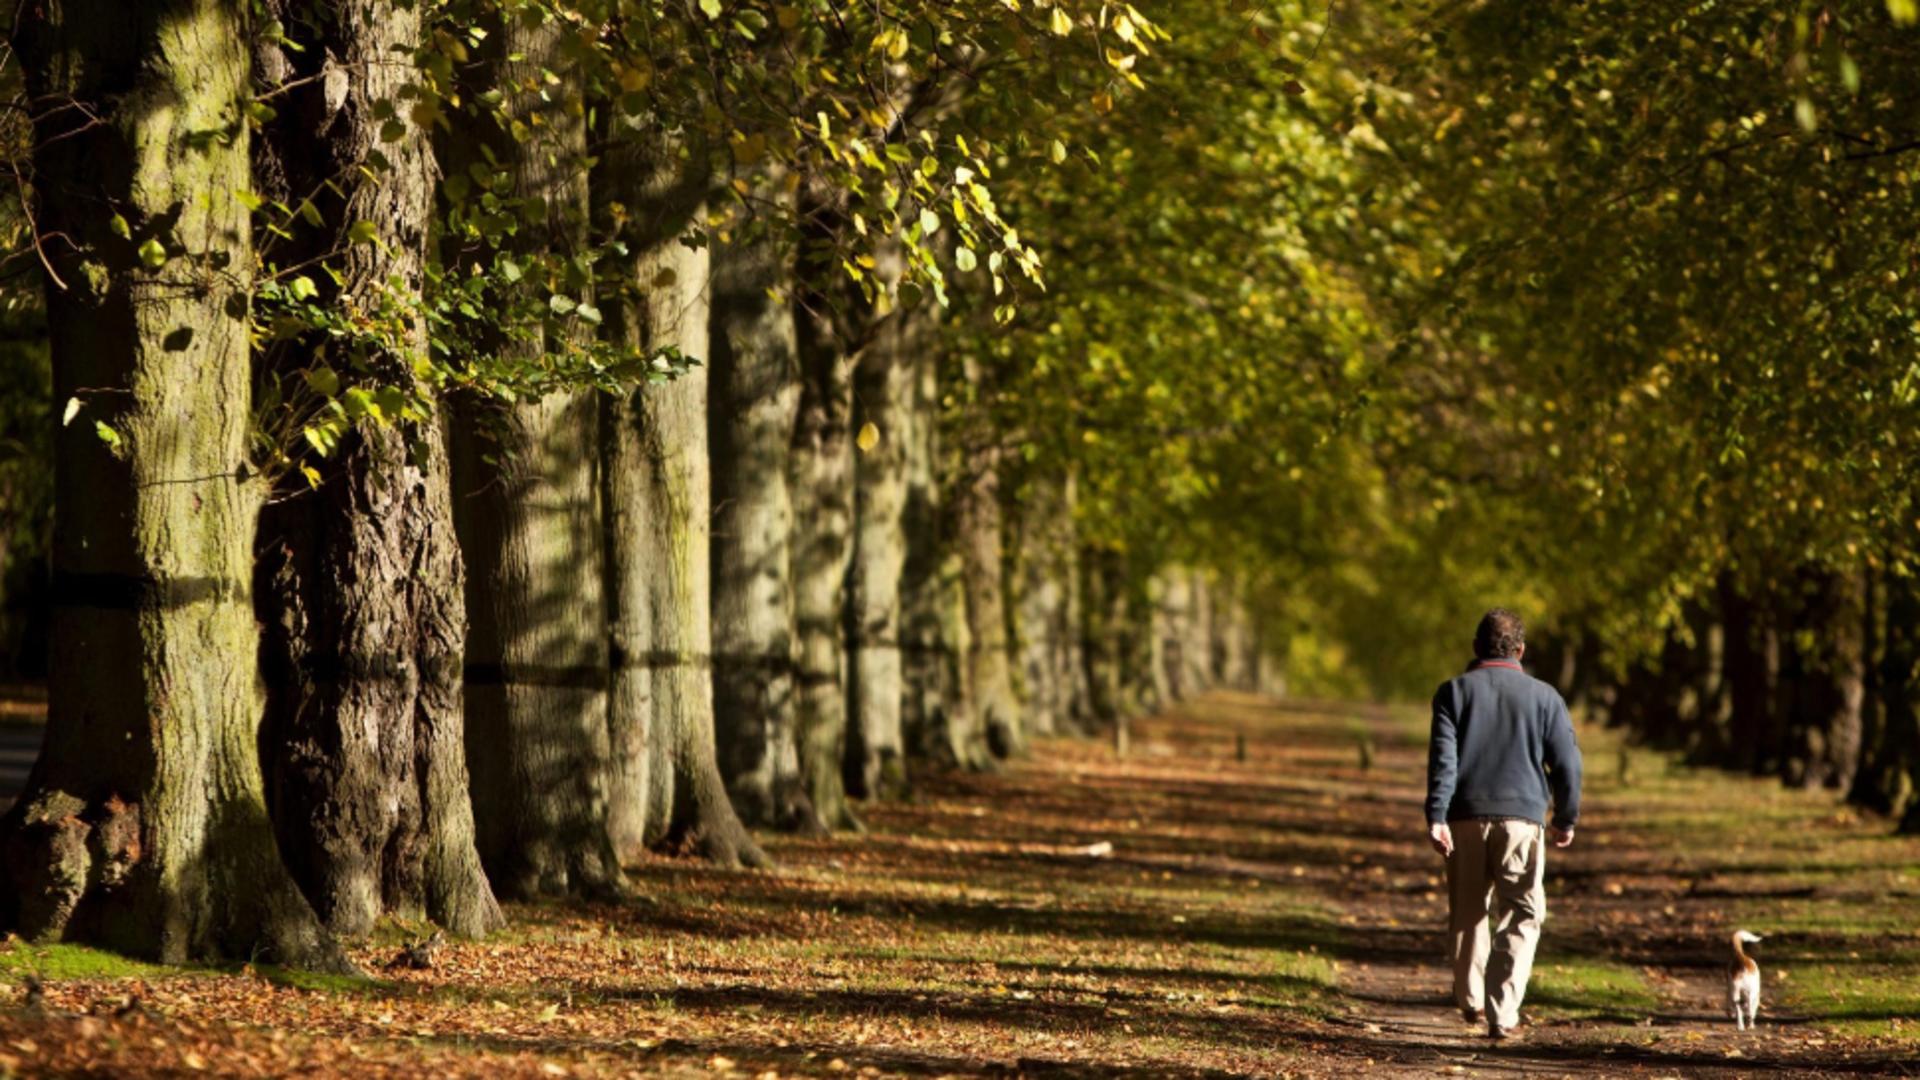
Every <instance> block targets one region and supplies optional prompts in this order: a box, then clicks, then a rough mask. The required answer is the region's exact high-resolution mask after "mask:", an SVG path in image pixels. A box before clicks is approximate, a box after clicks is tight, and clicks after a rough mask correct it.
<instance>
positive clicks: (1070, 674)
mask: <svg viewBox="0 0 1920 1080" xmlns="http://www.w3.org/2000/svg"><path fill="white" fill-rule="evenodd" d="M1024 496H1025V497H1024V498H1023V499H1022V501H1021V507H1020V515H1019V541H1018V542H1017V544H1016V545H1015V551H1016V553H1017V559H1018V563H1019V573H1018V574H1017V575H1016V580H1017V581H1018V582H1019V595H1018V599H1017V602H1016V605H1015V610H1016V611H1017V613H1018V616H1019V617H1018V627H1019V634H1018V635H1017V638H1016V640H1017V641H1018V642H1019V645H1018V649H1019V658H1020V676H1021V679H1020V681H1021V688H1022V690H1023V695H1022V701H1021V707H1022V709H1023V710H1024V711H1025V715H1026V717H1027V722H1028V724H1029V726H1030V727H1031V729H1032V730H1033V732H1034V733H1035V734H1040V735H1050V734H1054V733H1056V732H1059V731H1075V732H1082V733H1084V732H1086V731H1088V730H1089V726H1088V724H1087V719H1088V718H1087V715H1086V698H1085V681H1086V680H1085V675H1084V671H1085V665H1084V663H1083V662H1082V660H1081V657H1080V642H1081V631H1080V612H1079V606H1080V598H1079V586H1080V568H1079V565H1078V559H1077V557H1078V555H1079V545H1078V542H1077V540H1076V538H1075V535H1074V527H1073V479H1072V477H1071V476H1067V477H1065V478H1064V479H1050V478H1037V477H1036V478H1034V479H1032V480H1030V481H1028V483H1027V485H1026V490H1025V492H1024Z"/></svg>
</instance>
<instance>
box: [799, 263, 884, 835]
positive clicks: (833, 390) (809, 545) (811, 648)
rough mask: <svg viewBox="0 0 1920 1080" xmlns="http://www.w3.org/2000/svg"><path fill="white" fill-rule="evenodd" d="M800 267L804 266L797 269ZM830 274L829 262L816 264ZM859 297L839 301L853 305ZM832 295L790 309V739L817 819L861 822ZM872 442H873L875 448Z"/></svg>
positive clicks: (849, 364) (849, 444)
mask: <svg viewBox="0 0 1920 1080" xmlns="http://www.w3.org/2000/svg"><path fill="white" fill-rule="evenodd" d="M802 269H803V270H804V269H806V268H805V267H803V268H802ZM814 272H815V273H818V274H823V275H831V274H832V268H826V267H822V268H819V269H817V270H815V271H814ZM859 302H860V300H859V298H858V296H857V295H855V296H852V297H848V298H846V299H845V300H843V301H842V303H844V304H846V305H848V306H852V305H853V304H856V303H859ZM833 303H834V301H833V298H831V297H829V296H822V295H814V296H812V297H810V298H809V301H808V303H807V304H806V305H805V306H804V308H803V309H802V310H801V311H799V312H798V313H797V319H798V323H799V350H798V354H799V369H800V404H799V413H798V419H797V422H796V423H795V426H794V434H793V450H792V454H793V457H792V462H791V468H792V481H793V498H794V504H795V506H796V507H798V508H799V511H800V512H799V513H797V514H796V515H795V516H794V529H793V548H792V551H793V626H794V659H795V668H794V683H795V700H794V737H795V742H796V744H797V748H798V751H799V755H800V776H801V780H802V781H803V783H804V784H805V785H806V792H807V801H808V802H809V803H810V804H811V805H812V807H813V812H814V815H815V818H816V820H817V821H818V822H819V823H820V824H823V825H825V826H827V827H829V828H834V829H852V828H858V827H859V822H858V821H857V820H856V819H855V818H854V816H853V811H852V808H851V807H850V806H849V805H848V802H847V788H846V780H845V763H846V755H847V729H848V706H849V697H848V693H847V655H846V649H845V647H844V634H845V624H846V618H847V572H848V568H849V566H850V564H851V562H852V557H853V514H854V486H853V485H854V481H853V470H854V460H853V458H854V431H853V426H852V425H853V368H854V357H853V355H852V354H851V353H850V352H849V350H848V347H847V343H846V341H845V335H843V334H842V333H841V332H840V330H839V328H838V327H837V326H836V325H835V323H836V320H835V318H834V315H835V311H834V308H833ZM877 448H878V447H877V446H876V449H877Z"/></svg>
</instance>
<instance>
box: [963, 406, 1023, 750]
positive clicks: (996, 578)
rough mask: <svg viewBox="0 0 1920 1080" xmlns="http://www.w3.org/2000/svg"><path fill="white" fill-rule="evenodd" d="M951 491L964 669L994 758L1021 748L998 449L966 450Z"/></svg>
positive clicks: (984, 445)
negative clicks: (962, 601) (962, 592)
mask: <svg viewBox="0 0 1920 1080" xmlns="http://www.w3.org/2000/svg"><path fill="white" fill-rule="evenodd" d="M958 480H959V486H958V491H957V493H956V495H955V502H956V506H955V518H956V521H957V523H958V527H959V536H958V538H957V539H958V542H959V546H960V559H961V567H962V570H961V581H962V582H963V583H964V584H965V587H966V612H967V634H968V638H969V641H968V644H967V653H966V656H967V669H968V681H969V683H970V684H971V686H972V690H973V703H974V708H975V710H976V715H977V717H978V721H977V722H978V723H979V724H980V725H981V727H982V729H983V730H984V731H985V733H986V737H987V745H988V747H989V748H990V749H991V750H992V751H993V752H994V754H995V755H996V756H998V757H1003V758H1004V757H1012V756H1014V755H1016V754H1019V753H1022V752H1024V751H1025V749H1026V744H1027V733H1026V725H1025V724H1024V723H1023V722H1022V719H1021V716H1020V703H1019V701H1018V699H1017V698H1016V697H1015V696H1014V692H1013V651H1012V649H1011V647H1010V645H1009V640H1008V634H1007V602H1006V584H1005V558H1004V552H1003V550H1002V546H1001V544H1002V539H1001V536H1002V532H1001V530H1002V520H1001V519H1002V514H1001V506H1000V448H999V447H998V446H997V445H993V444H991V443H982V444H979V445H976V446H973V447H970V448H968V450H967V452H966V455H965V458H964V459H963V461H962V463H961V471H960V474H959V477H958Z"/></svg>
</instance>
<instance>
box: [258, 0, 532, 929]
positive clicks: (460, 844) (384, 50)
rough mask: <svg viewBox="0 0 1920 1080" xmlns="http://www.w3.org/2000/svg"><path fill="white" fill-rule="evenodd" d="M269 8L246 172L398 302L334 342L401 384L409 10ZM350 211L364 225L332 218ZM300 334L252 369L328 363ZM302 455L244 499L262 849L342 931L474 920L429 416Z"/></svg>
mask: <svg viewBox="0 0 1920 1080" xmlns="http://www.w3.org/2000/svg"><path fill="white" fill-rule="evenodd" d="M279 15H280V17H281V18H282V22H283V25H285V26H288V27H292V28H295V30H296V34H295V36H297V37H298V38H301V39H304V40H303V44H304V48H302V49H301V50H298V51H295V50H291V49H289V50H285V51H284V52H282V51H280V47H279V46H278V45H277V44H275V45H273V46H270V47H271V48H273V49H274V50H275V53H276V54H277V55H276V56H275V57H274V58H273V59H275V60H277V61H278V63H277V64H275V65H274V70H273V71H272V72H271V74H272V75H274V76H276V79H275V81H276V82H284V83H287V84H291V85H294V86H295V89H294V90H292V91H291V92H290V93H289V95H288V97H287V98H286V103H285V104H283V106H282V110H281V113H280V118H279V120H278V121H277V122H276V123H275V124H274V125H271V126H270V127H269V128H268V131H267V137H266V140H265V143H266V145H264V146H263V150H264V152H263V153H262V154H261V155H260V158H261V160H262V161H263V163H264V164H265V166H266V168H265V170H264V171H265V172H266V173H268V174H269V175H267V176H265V177H263V183H266V184H283V185H285V186H286V188H287V189H288V190H287V191H286V193H285V195H283V196H281V197H282V198H283V199H290V198H294V197H293V196H292V192H293V191H299V192H301V193H303V196H302V197H304V193H308V192H312V193H315V194H314V195H313V196H312V197H313V198H314V200H315V202H316V205H317V206H318V207H319V209H320V210H321V213H322V215H323V217H324V218H325V219H326V220H327V221H329V222H332V223H334V225H335V226H336V227H335V229H333V230H332V231H331V233H330V234H327V235H318V236H313V237H311V238H308V237H301V239H307V240H308V241H309V246H311V247H313V248H315V249H317V250H314V251H312V252H310V253H308V254H307V255H306V257H308V258H321V257H325V258H328V259H329V261H330V262H332V263H333V264H334V265H336V266H337V268H338V269H339V271H340V273H341V275H342V281H341V283H340V285H339V287H338V288H337V289H335V288H334V286H333V283H332V280H331V279H330V278H327V277H326V276H325V275H317V276H318V277H319V278H320V280H321V281H322V282H324V284H323V285H322V286H321V288H322V290H323V295H324V296H326V297H327V299H328V302H330V303H333V304H338V305H341V306H343V307H345V308H347V309H349V310H354V311H359V312H364V313H367V314H368V315H369V316H372V317H374V318H375V319H378V320H385V319H388V318H396V319H397V320H398V321H399V323H400V325H399V326H398V327H396V328H395V330H394V333H393V335H392V336H393V339H392V340H390V341H382V342H378V343H370V344H368V345H367V346H366V347H364V348H359V349H356V350H355V352H356V355H354V356H353V357H351V360H352V367H353V369H354V371H355V373H357V374H358V375H360V376H363V377H366V378H369V379H372V380H374V381H377V382H379V383H381V384H383V385H388V386H399V387H404V388H406V389H408V390H410V391H411V390H417V389H418V387H417V386H415V379H414V375H413V361H414V360H415V359H417V358H418V357H421V356H424V355H425V353H426V351H427V347H428V346H427V335H426V325H425V322H424V320H423V319H422V318H420V317H419V316H418V315H417V314H411V313H409V312H410V311H411V310H412V309H411V308H410V307H409V305H411V304H414V303H416V302H417V298H418V297H419V295H420V290H421V287H422V284H423V281H422V279H423V268H424V266H425V262H426V245H427V233H428V229H429V226H430V224H431V215H432V210H433V191H434V184H435V181H436V179H437V175H438V174H437V170H436V167H435V165H434V161H433V156H432V150H431V147H430V145H429V142H428V133H427V132H426V131H424V130H422V129H420V128H419V127H417V126H415V125H413V124H411V123H410V122H407V121H406V120H405V118H406V116H407V107H406V106H407V92H408V87H409V84H410V83H412V82H413V81H414V74H415V72H414V69H413V68H412V67H411V66H410V65H407V64H402V63H396V62H395V60H394V57H395V54H396V52H402V53H404V52H407V51H410V50H411V49H412V48H414V47H416V46H417V45H418V43H419V39H420V35H421V18H420V12H419V11H418V10H417V9H416V8H413V7H411V6H399V5H395V4H393V3H379V4H375V5H371V6H364V5H357V4H339V5H329V6H325V7H316V8H303V9H301V10H300V11H299V12H298V13H294V12H281V13H279ZM309 69H311V70H309ZM301 80H310V81H307V82H304V83H302V82H301ZM342 89H344V92H340V91H341V90H342ZM389 110H390V111H389ZM395 113H397V114H398V118H399V119H398V120H397V121H396V122H399V123H401V124H402V128H403V131H402V133H401V134H399V135H398V136H397V137H388V138H383V137H382V132H381V128H382V126H383V124H384V122H385V121H384V120H383V119H382V117H383V116H388V115H393V114H395ZM387 134H388V135H392V134H393V133H392V132H391V131H389V132H387ZM363 169H364V170H365V171H364V172H363V171H362V170H363ZM361 221H365V222H371V223H372V224H373V225H374V227H375V229H376V230H377V232H376V239H377V241H378V242H377V243H355V242H353V240H352V239H350V238H349V237H348V236H347V235H346V234H347V229H348V226H349V224H350V223H353V222H361ZM335 253H337V254H335ZM395 291H398V292H399V295H397V296H396V295H391V294H392V293H393V292H395ZM394 311H397V312H400V313H401V314H399V315H397V316H392V315H389V314H388V313H389V312H394ZM376 325H378V324H377V323H376ZM314 348H315V343H314V342H311V341H307V340H304V339H302V340H299V341H296V342H291V343H288V345H287V347H284V348H277V349H275V350H273V351H272V352H271V353H270V355H269V356H268V358H267V362H268V365H269V370H268V371H267V372H266V373H265V377H266V378H270V379H282V380H286V381H296V380H299V379H301V378H302V374H303V369H306V368H308V367H309V366H312V365H317V364H322V363H327V362H328V361H329V359H330V360H331V362H332V363H334V364H342V358H341V357H339V356H333V357H328V356H327V355H326V354H324V353H320V354H316V353H315V351H314ZM349 377H352V376H349ZM318 464H319V467H320V469H321V471H322V473H323V474H324V481H323V484H322V486H321V488H320V489H319V490H318V491H317V492H313V493H302V492H299V491H298V490H297V489H299V488H304V487H305V486H306V483H305V481H304V479H299V478H295V479H293V480H292V481H291V484H293V485H294V487H295V490H294V491H293V492H290V493H289V494H288V495H286V496H284V497H283V498H282V499H281V500H280V501H279V502H277V503H276V504H275V505H273V506H270V507H269V508H268V509H267V511H266V512H265V513H263V514H262V517H261V533H260V537H259V539H258V544H259V549H260V550H259V558H258V560H257V562H256V566H255V573H256V588H257V597H258V607H259V612H260V617H261V623H262V624H263V625H264V626H265V627H266V628H267V633H266V635H265V640H264V641H263V644H262V650H261V652H262V668H263V670H264V671H265V672H266V673H267V675H268V680H267V725H266V737H265V738H263V740H262V745H263V750H264V758H265V762H266V766H267V769H268V785H267V788H268V793H269V798H270V803H271V806H272V809H273V817H274V823H275V826H276V830H277V832H278V834H279V839H280V849H281V852H282V854H283V856H284V857H285V858H286V860H287V862H288V865H289V866H290V868H291V869H292V870H293V873H294V876H295V878H297V879H298V880H299V882H300V884H301V888H302V889H303V890H304V891H305V893H306V894H307V897H308V899H309V900H311V901H312V903H313V905H314V908H315V910H317V911H318V912H319V914H320V917H321V918H322V919H324V920H325V921H326V923H327V925H328V926H329V927H330V928H331V929H333V930H334V931H335V932H337V933H341V934H345V935H349V936H360V935H364V934H366V933H368V932H369V931H371V930H372V929H373V926H374V923H375V921H376V920H377V919H378V918H379V917H380V916H381V915H382V914H385V913H387V912H392V913H395V914H400V915H404V916H408V917H419V916H421V915H425V916H427V917H429V918H431V919H433V920H434V921H435V922H438V923H440V924H441V925H443V926H445V927H447V928H448V929H450V930H452V931H454V932H455V933H457V934H461V935H464V936H478V935H480V934H484V933H486V932H487V931H489V930H492V929H494V928H496V927H497V926H499V925H500V924H501V922H502V919H501V915H500V911H499V907H498V905H497V904H496V903H495V902H494V898H493V892H492V889H491V887H490V886H489V885H488V883H487V880H486V876H485V874H484V873H482V871H481V868H480V858H479V854H478V852H477V850H476V849H475V846H474V826H473V810H472V803H471V800H470V797H469V794H468V790H467V787H468V776H467V760H466V748H465V744H464V730H465V721H464V717H463V714H462V712H463V701H462V686H461V682H462V678H461V664H462V660H463V657H464V655H465V651H466V608H465V603H464V597H463V595H462V593H463V589H464V573H463V568H462V566H461V562H460V551H459V545H458V541H457V539H456V538H455V536H454V530H453V507H452V498H451V492H450V488H449V477H448V470H447V452H446V440H445V432H444V430H443V427H442V424H441V422H440V421H439V420H437V419H436V420H432V421H429V422H427V423H424V424H419V425H414V426H412V427H410V428H409V429H407V430H404V431H403V430H401V429H399V428H397V427H394V426H390V425H386V424H373V423H362V424H359V425H357V426H356V427H355V428H354V429H353V431H352V432H350V433H349V435H348V436H347V437H346V439H345V440H344V445H343V446H342V447H341V449H340V451H339V452H338V453H337V454H335V455H334V456H333V458H332V459H331V460H327V461H322V462H319V463H318Z"/></svg>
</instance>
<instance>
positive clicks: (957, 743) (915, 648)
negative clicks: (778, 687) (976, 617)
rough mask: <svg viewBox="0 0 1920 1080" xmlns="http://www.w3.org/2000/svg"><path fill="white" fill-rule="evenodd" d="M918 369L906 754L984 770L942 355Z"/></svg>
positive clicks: (905, 580) (908, 514) (911, 474)
mask: <svg viewBox="0 0 1920 1080" xmlns="http://www.w3.org/2000/svg"><path fill="white" fill-rule="evenodd" d="M913 363H914V372H913V379H912V382H913V386H912V391H911V395H910V401H911V402H912V414H913V420H912V422H911V423H910V424H908V425H905V426H906V428H907V430H908V432H909V442H908V444H907V461H906V473H907V499H906V506H905V508H904V510H903V511H902V528H903V530H904V532H905V533H906V538H907V557H906V563H905V565H904V566H903V567H902V569H901V576H900V619H901V630H902V644H901V653H902V656H901V660H902V666H903V672H902V680H901V681H902V684H903V686H904V687H905V693H904V696H903V699H902V705H901V717H900V720H901V726H902V729H903V730H904V732H905V736H906V744H907V748H908V753H909V755H911V756H916V757H921V758H925V759H926V760H929V761H932V762H935V763H937V764H941V765H946V766H953V767H959V768H965V769H984V768H987V767H988V766H989V765H990V764H991V763H992V760H993V755H992V753H991V752H990V751H989V750H988V749H987V739H986V729H985V727H984V725H982V724H981V723H980V722H979V713H978V712H977V711H976V710H975V707H974V703H973V694H972V690H971V681H972V679H971V671H970V665H969V663H968V657H969V656H970V655H971V653H970V650H969V643H968V630H967V608H966V605H967V595H966V588H965V586H964V585H963V584H962V581H961V578H962V576H963V573H964V570H963V565H964V564H963V560H962V557H961V555H960V552H959V551H958V550H957V545H956V544H955V543H954V541H953V535H954V514H953V505H952V503H951V501H950V500H949V499H948V498H947V495H946V493H947V492H948V491H949V490H950V489H951V488H952V486H953V483H954V475H955V473H956V471H957V470H955V469H953V468H952V466H951V465H950V464H949V457H948V455H947V454H946V453H945V452H944V447H943V440H942V439H941V437H940V434H941V433H940V429H939V423H938V416H939V401H940V378H939V376H940V370H939V353H938V351H937V350H934V349H925V350H921V351H919V352H918V353H917V354H916V355H915V356H914V360H913Z"/></svg>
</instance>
